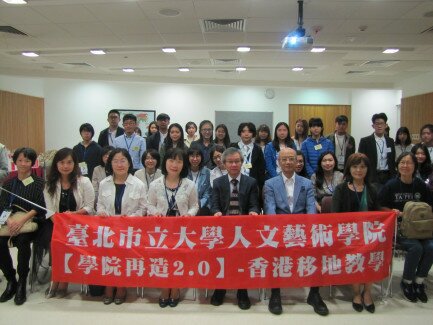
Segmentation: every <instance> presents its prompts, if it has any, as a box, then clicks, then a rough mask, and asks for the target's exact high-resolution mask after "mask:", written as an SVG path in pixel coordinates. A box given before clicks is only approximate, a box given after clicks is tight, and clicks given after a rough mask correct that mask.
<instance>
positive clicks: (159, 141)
mask: <svg viewBox="0 0 433 325" xmlns="http://www.w3.org/2000/svg"><path fill="white" fill-rule="evenodd" d="M156 124H157V125H158V127H159V131H158V132H155V133H154V134H152V135H151V136H150V137H148V138H147V140H146V145H147V148H148V149H155V150H156V151H158V152H159V149H161V146H162V145H163V143H164V140H165V138H166V137H167V134H168V126H169V125H170V116H168V115H167V114H165V113H161V114H159V115H158V116H157V117H156Z"/></svg>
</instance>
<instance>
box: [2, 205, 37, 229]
mask: <svg viewBox="0 0 433 325" xmlns="http://www.w3.org/2000/svg"><path fill="white" fill-rule="evenodd" d="M19 208H20V209H21V210H24V209H22V208H21V207H19ZM26 213H27V212H25V210H24V211H17V212H14V213H12V214H11V215H10V216H9V218H8V220H9V219H11V220H17V221H20V220H23V219H24V218H25V215H26ZM0 227H1V228H0V236H10V233H9V227H8V225H7V224H4V225H2V226H0ZM36 230H38V224H37V223H36V222H34V221H33V220H32V219H29V220H27V221H26V223H25V224H23V226H22V227H21V229H20V231H19V233H20V234H24V233H28V232H34V231H36Z"/></svg>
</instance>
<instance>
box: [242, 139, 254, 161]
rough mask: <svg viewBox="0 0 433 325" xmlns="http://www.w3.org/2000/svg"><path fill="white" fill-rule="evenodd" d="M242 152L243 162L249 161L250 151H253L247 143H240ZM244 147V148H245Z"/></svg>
mask: <svg viewBox="0 0 433 325" xmlns="http://www.w3.org/2000/svg"><path fill="white" fill-rule="evenodd" d="M242 145H243V147H242V154H243V155H244V160H245V163H250V162H251V152H252V151H253V149H252V148H250V147H249V146H248V145H245V144H242ZM245 149H246V150H245Z"/></svg>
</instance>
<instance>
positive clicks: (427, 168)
mask: <svg viewBox="0 0 433 325" xmlns="http://www.w3.org/2000/svg"><path fill="white" fill-rule="evenodd" d="M419 149H421V150H422V151H423V152H424V155H425V160H424V162H423V163H421V164H419V163H418V160H416V161H417V164H418V171H419V174H420V176H421V178H422V179H423V180H424V181H425V180H426V179H427V178H428V177H429V176H430V174H431V173H432V171H433V167H432V164H431V159H430V153H429V152H428V148H427V146H426V145H425V144H422V143H417V144H416V145H414V146H413V147H412V149H411V152H412V153H413V155H414V156H415V158H416V152H417V151H418V150H419Z"/></svg>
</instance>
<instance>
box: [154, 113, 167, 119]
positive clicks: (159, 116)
mask: <svg viewBox="0 0 433 325" xmlns="http://www.w3.org/2000/svg"><path fill="white" fill-rule="evenodd" d="M156 120H157V121H162V120H170V116H168V114H165V113H161V114H158V116H157V117H156Z"/></svg>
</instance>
